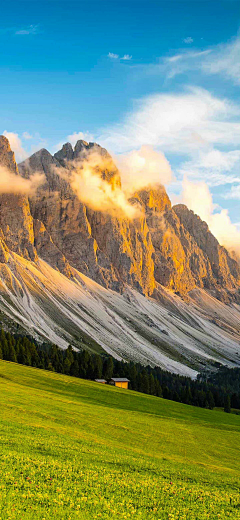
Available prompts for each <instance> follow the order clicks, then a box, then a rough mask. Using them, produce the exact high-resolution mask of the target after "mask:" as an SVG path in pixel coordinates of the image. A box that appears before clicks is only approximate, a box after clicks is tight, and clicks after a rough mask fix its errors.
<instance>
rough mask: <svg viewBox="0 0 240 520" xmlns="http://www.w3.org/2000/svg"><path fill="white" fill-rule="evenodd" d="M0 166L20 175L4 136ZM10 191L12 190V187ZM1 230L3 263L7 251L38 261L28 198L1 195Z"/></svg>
mask: <svg viewBox="0 0 240 520" xmlns="http://www.w3.org/2000/svg"><path fill="white" fill-rule="evenodd" d="M0 166H3V167H4V168H7V169H8V170H9V171H10V172H11V173H13V174H14V175H18V168H17V165H16V162H15V157H14V153H13V152H12V151H11V148H10V145H9V142H8V139H6V137H4V136H0ZM0 174H1V172H0ZM9 189H10V190H11V187H9ZM0 230H1V231H0V233H1V240H2V242H3V243H4V244H5V245H3V249H2V254H1V259H2V261H4V258H5V260H6V258H7V257H6V254H5V253H3V251H6V250H7V249H10V250H11V251H14V252H15V253H18V254H20V255H22V256H24V257H25V258H28V259H30V260H36V258H37V254H36V250H35V247H34V233H33V219H32V216H31V212H30V207H29V201H28V198H27V196H25V195H16V194H13V193H9V194H8V193H7V194H6V193H2V194H0Z"/></svg>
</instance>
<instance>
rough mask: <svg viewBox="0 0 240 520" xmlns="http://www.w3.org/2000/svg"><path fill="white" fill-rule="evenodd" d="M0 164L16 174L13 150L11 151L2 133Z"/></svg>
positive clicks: (0, 138)
mask: <svg viewBox="0 0 240 520" xmlns="http://www.w3.org/2000/svg"><path fill="white" fill-rule="evenodd" d="M0 164H1V166H5V167H6V168H8V170H10V171H11V172H13V173H15V174H16V175H17V174H18V168H17V164H16V161H15V155H14V152H12V150H11V147H10V143H9V141H8V139H7V138H6V137H5V136H4V135H0Z"/></svg>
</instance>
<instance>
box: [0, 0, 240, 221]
mask: <svg viewBox="0 0 240 520" xmlns="http://www.w3.org/2000/svg"><path fill="white" fill-rule="evenodd" d="M239 26H240V2H239V1H237V0H236V1H231V0H229V1H221V0H216V1H215V0H212V1H211V0H210V1H200V2H198V1H194V0H191V1H186V2H184V1H181V0H178V1H176V2H174V1H171V0H168V1H161V0H157V1H151V0H148V1H146V0H144V1H143V0H133V1H132V0H128V1H124V0H121V1H115V0H112V1H104V0H102V1H101V0H98V1H97V2H95V1H86V0H85V1H81V0H80V1H77V0H76V1H74V2H71V1H68V2H66V1H64V2H61V1H58V0H55V1H54V0H52V1H39V0H36V1H34V0H31V1H30V0H29V1H26V2H24V1H21V0H19V1H17V2H14V1H9V2H5V3H4V4H3V5H2V6H1V21H0V48H1V63H0V67H1V82H0V121H1V132H5V133H6V135H8V134H10V133H12V134H15V142H13V147H14V146H15V150H16V152H17V157H18V159H21V158H24V157H25V156H26V155H27V154H29V153H32V152H33V151H35V150H36V149H39V148H42V147H46V148H48V149H49V150H50V151H54V150H56V148H57V145H58V143H62V142H66V140H70V141H72V142H74V139H75V138H74V134H75V133H76V134H79V136H80V137H81V135H82V136H83V137H85V138H86V140H97V141H98V142H100V144H102V145H104V146H106V147H108V149H109V150H110V151H111V152H113V153H115V154H118V153H128V154H129V153H130V152H131V151H132V150H138V149H140V148H141V146H144V145H148V146H153V149H154V150H156V151H161V152H162V153H164V154H165V156H166V158H167V159H168V161H169V162H170V165H171V168H172V179H173V180H172V183H171V184H170V185H169V187H168V191H169V193H170V194H171V195H172V198H173V200H175V197H177V196H179V194H180V193H181V192H182V190H183V179H185V181H186V179H189V181H191V182H194V183H199V182H202V183H203V182H204V183H206V185H207V188H208V190H210V192H211V195H212V197H213V200H212V201H211V200H210V199H209V204H208V209H206V220H207V219H208V222H209V223H210V219H212V218H213V214H215V213H218V214H221V212H222V210H227V211H228V214H229V216H230V218H231V221H232V222H233V223H239V222H240V211H239V210H240V179H239V177H240V122H239V120H240V97H239V86H240V33H239ZM81 133H82V134H81ZM16 134H17V135H16ZM69 136H70V137H69ZM12 141H14V136H12ZM196 186H197V184H196ZM192 188H193V189H192V192H191V190H190V189H188V190H187V189H186V190H185V191H186V193H187V192H188V195H187V194H186V193H185V195H184V196H182V197H183V201H184V202H187V203H188V204H189V205H191V204H190V202H189V197H190V199H191V197H192V195H191V193H192V194H193V192H194V187H192ZM200 188H201V190H202V192H201V193H202V197H203V198H204V197H209V192H208V191H205V192H204V187H203V185H201V186H200V187H199V193H200V191H201V190H200ZM195 191H196V190H195ZM204 193H205V195H204ZM189 194H190V195H189ZM210 198H211V197H210ZM176 200H177V199H176ZM198 204H199V202H198ZM211 204H212V206H211V208H210V205H211ZM197 207H198V206H197V204H195V203H194V204H193V205H192V208H193V209H194V210H196V208H197ZM201 216H204V212H203V211H202V215H201ZM225 216H226V214H225ZM222 217H223V214H222ZM212 226H213V227H214V224H212Z"/></svg>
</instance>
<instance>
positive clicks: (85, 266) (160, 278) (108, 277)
mask: <svg viewBox="0 0 240 520" xmlns="http://www.w3.org/2000/svg"><path fill="white" fill-rule="evenodd" d="M89 155H91V157H92V156H93V157H94V156H97V157H98V158H99V165H98V164H95V166H94V168H95V171H96V173H97V174H98V175H99V176H100V177H101V178H102V179H103V180H104V181H106V182H107V183H108V184H109V185H110V186H111V189H112V190H115V189H118V188H121V178H120V173H119V171H118V169H117V168H116V166H115V164H114V162H113V160H112V158H111V156H110V155H109V154H108V152H107V151H106V150H105V149H103V148H101V147H100V146H99V145H97V144H95V143H87V142H85V141H82V140H81V141H78V142H77V143H76V145H75V147H74V148H73V147H72V145H71V144H70V143H66V144H64V145H63V147H62V149H61V150H60V151H59V152H57V153H55V155H54V156H52V155H51V154H50V153H49V152H48V151H47V150H45V149H42V150H40V151H39V152H37V153H35V154H33V155H32V156H31V157H30V158H29V159H27V160H26V161H24V162H23V163H21V164H20V165H19V172H20V174H21V175H22V176H23V177H25V178H28V177H29V176H30V175H31V174H33V173H35V172H39V173H44V174H45V176H46V182H45V183H44V184H43V185H42V186H41V187H40V188H38V191H37V194H36V196H34V197H32V198H31V200H30V208H31V215H32V217H33V218H34V232H33V231H32V233H33V234H34V237H33V240H35V242H34V243H35V247H36V250H37V252H38V254H39V255H40V256H41V257H42V258H44V259H45V260H46V261H48V263H50V265H52V266H53V267H55V268H56V269H58V270H60V271H61V272H63V273H64V274H67V276H69V277H70V276H71V267H70V266H72V267H73V268H76V269H78V270H79V271H81V272H82V273H84V274H86V275H87V276H89V277H90V278H92V279H93V280H95V281H97V282H98V283H100V284H101V285H103V286H105V287H108V288H111V289H114V290H117V291H120V292H121V291H122V290H123V288H124V285H125V284H128V285H130V286H132V287H134V288H136V289H137V290H138V291H140V292H142V293H143V294H145V295H148V296H149V295H153V294H156V287H157V285H158V284H161V285H163V286H164V287H167V288H168V289H171V290H172V291H174V292H177V293H179V294H181V295H186V294H187V293H188V292H189V291H191V290H192V289H194V288H195V287H201V288H206V289H208V290H210V291H212V294H214V295H215V296H217V297H218V298H220V299H223V300H226V301H230V300H231V299H236V300H238V298H239V291H238V288H239V279H240V271H239V264H238V262H237V261H236V260H235V259H234V257H233V256H232V255H231V256H230V255H229V254H228V252H227V251H226V249H225V248H223V247H221V246H220V245H219V243H218V241H217V240H216V239H215V238H214V236H213V235H212V234H211V233H210V231H209V229H208V227H207V225H206V223H205V222H203V221H201V219H200V218H199V217H197V216H196V215H195V214H194V213H193V212H192V211H189V210H188V209H187V208H186V206H183V205H177V206H174V207H172V206H171V202H170V200H169V197H168V195H167V193H166V191H165V188H164V187H163V186H153V187H148V188H145V189H142V190H139V191H138V192H137V193H135V194H134V196H133V197H132V198H131V199H130V201H129V202H130V203H131V204H135V205H136V204H137V206H138V207H139V208H140V209H141V211H140V212H139V214H138V215H137V216H136V218H133V219H129V218H127V217H126V216H124V215H115V214H110V213H109V212H105V211H99V210H98V211H97V210H94V209H92V207H90V206H89V205H88V204H85V203H83V202H82V201H81V200H80V199H81V197H79V198H78V196H77V195H76V193H75V192H74V191H73V189H72V187H71V183H70V177H69V175H70V173H71V171H72V170H73V168H74V167H76V165H77V166H78V167H80V168H81V165H82V164H83V163H84V161H86V160H88V158H89ZM4 160H5V161H10V162H11V160H12V159H11V153H10V155H9V156H8V158H5V159H4ZM12 167H13V168H14V167H15V166H14V162H13V163H12ZM15 168H16V167H15ZM16 172H17V169H16ZM14 247H15V249H16V247H17V246H16V244H15V245H14ZM2 254H3V255H4V254H5V253H4V252H3V253H2Z"/></svg>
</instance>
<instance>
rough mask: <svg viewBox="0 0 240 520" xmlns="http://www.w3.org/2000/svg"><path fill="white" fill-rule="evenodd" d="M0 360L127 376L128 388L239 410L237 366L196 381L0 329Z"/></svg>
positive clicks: (76, 373) (83, 374) (84, 374)
mask: <svg viewBox="0 0 240 520" xmlns="http://www.w3.org/2000/svg"><path fill="white" fill-rule="evenodd" d="M0 359H4V360H7V361H13V362H15V363H20V364H22V365H28V366H32V367H36V368H40V369H44V370H50V371H54V372H58V373H61V374H67V375H70V376H73V377H80V378H83V379H90V380H95V379H101V378H104V379H106V380H107V381H108V380H110V379H111V378H112V377H127V378H128V379H129V380H130V384H129V388H130V390H135V391H137V392H142V393H145V394H150V395H155V396H157V397H163V398H164V399H171V400H173V401H177V402H180V403H185V404H189V405H193V406H200V407H202V408H209V409H213V408H214V407H222V408H223V409H224V411H225V412H227V413H230V412H231V410H232V409H233V410H235V413H238V410H239V413H240V368H234V369H229V368H227V367H225V366H220V367H219V368H218V369H216V371H215V372H212V373H210V374H208V375H207V374H199V375H198V377H197V379H196V380H192V379H190V378H189V377H185V376H180V375H176V374H172V373H170V372H167V371H165V370H162V369H161V368H159V367H150V366H146V367H144V366H142V365H141V364H140V363H133V362H129V363H126V362H124V361H118V360H116V359H114V358H112V357H111V356H108V355H98V354H90V353H89V352H88V351H86V350H81V351H75V350H74V349H73V348H72V347H71V346H70V345H69V347H68V348H67V349H66V350H62V349H60V348H59V347H58V346H57V345H53V344H47V343H44V344H41V345H39V344H37V343H35V341H33V339H32V338H30V337H27V336H18V335H13V334H11V333H10V332H5V331H4V330H3V329H1V330H0Z"/></svg>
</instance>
